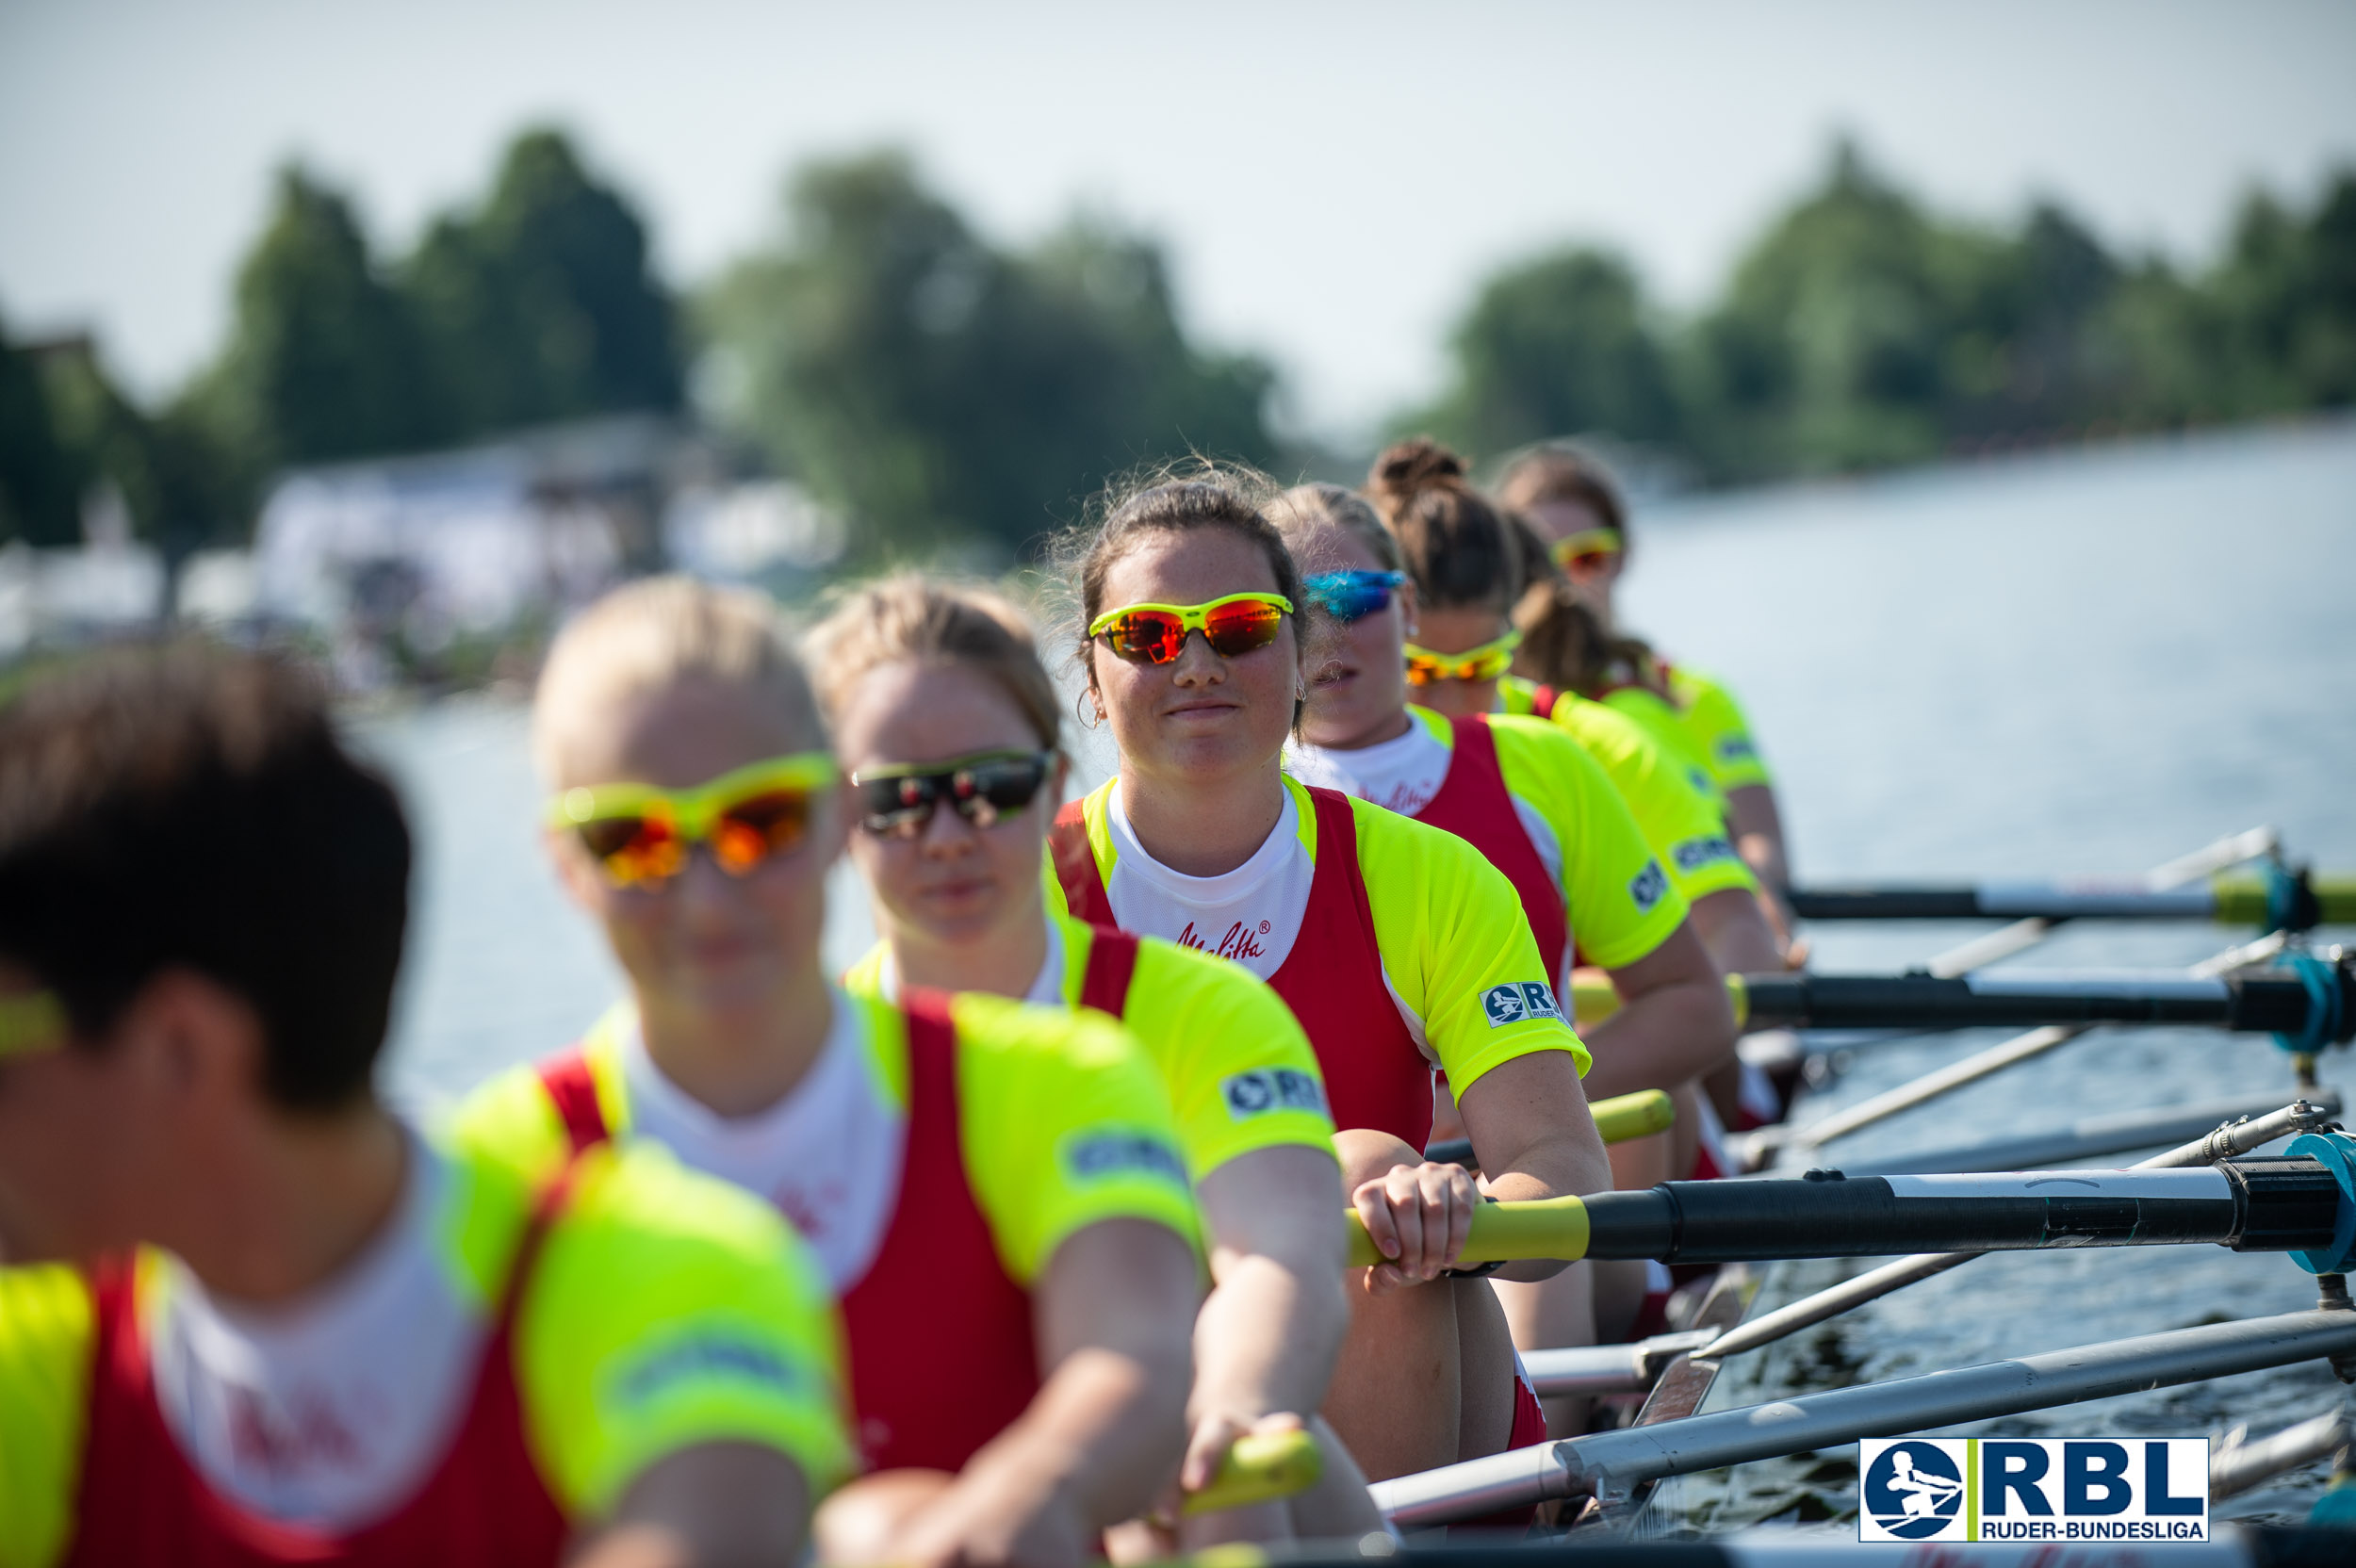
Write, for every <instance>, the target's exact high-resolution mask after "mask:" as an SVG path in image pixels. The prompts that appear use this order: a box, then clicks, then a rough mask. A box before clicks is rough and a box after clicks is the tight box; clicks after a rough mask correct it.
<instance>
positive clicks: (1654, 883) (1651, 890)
mask: <svg viewBox="0 0 2356 1568" xmlns="http://www.w3.org/2000/svg"><path fill="white" fill-rule="evenodd" d="M1668 890H1669V874H1668V873H1666V872H1664V871H1662V870H1661V862H1660V861H1658V860H1647V861H1645V862H1644V870H1643V871H1640V872H1638V873H1637V874H1636V880H1635V881H1633V882H1630V883H1629V884H1628V897H1630V898H1632V899H1634V900H1635V901H1636V912H1637V913H1638V914H1640V915H1649V914H1651V913H1652V907H1653V906H1654V905H1656V904H1658V903H1660V902H1661V895H1662V894H1664V893H1666V892H1667V891H1668Z"/></svg>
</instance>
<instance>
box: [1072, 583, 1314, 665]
mask: <svg viewBox="0 0 2356 1568" xmlns="http://www.w3.org/2000/svg"><path fill="white" fill-rule="evenodd" d="M1231 604H1272V605H1274V606H1275V607H1276V608H1277V609H1278V610H1280V611H1282V612H1284V613H1285V614H1287V615H1297V614H1299V613H1300V612H1299V611H1297V610H1295V609H1294V608H1293V601H1292V600H1290V599H1288V598H1286V597H1285V596H1284V595H1282V594H1222V595H1221V596H1219V597H1218V598H1215V599H1206V600H1204V601H1203V603H1201V604H1157V603H1153V602H1152V601H1150V600H1149V601H1147V602H1144V603H1140V604H1124V605H1122V606H1121V608H1120V609H1118V610H1107V611H1105V612H1104V613H1103V614H1102V615H1099V616H1097V617H1096V619H1094V620H1092V621H1090V622H1088V635H1089V636H1090V637H1102V636H1103V635H1104V630H1105V629H1106V628H1107V627H1109V626H1111V625H1112V624H1113V623H1114V622H1115V621H1117V620H1119V619H1121V616H1123V615H1134V614H1136V613H1137V612H1138V611H1140V610H1152V611H1155V612H1157V613H1161V614H1164V615H1171V616H1175V617H1176V618H1177V621H1178V645H1179V646H1180V647H1181V648H1183V647H1185V646H1186V633H1187V632H1189V631H1200V632H1201V633H1203V641H1204V642H1206V643H1208V642H1210V640H1211V629H1210V627H1209V625H1208V624H1207V623H1208V622H1209V620H1210V617H1211V612H1213V611H1215V610H1221V609H1224V608H1225V607H1227V606H1228V605H1231ZM1268 641H1269V642H1274V641H1275V638H1274V637H1273V636H1271V637H1270V638H1269V639H1268ZM1261 646H1262V647H1265V646H1267V644H1266V643H1264V644H1262V645H1261ZM1211 651H1212V652H1214V653H1218V652H1219V649H1218V647H1217V645H1214V646H1213V647H1212V650H1211ZM1252 651H1256V650H1252ZM1123 657H1126V656H1125V655H1124V656H1123ZM1174 657H1175V656H1173V658H1174ZM1219 657H1220V658H1221V659H1226V658H1229V657H1231V656H1230V655H1228V654H1224V653H1220V654H1219Z"/></svg>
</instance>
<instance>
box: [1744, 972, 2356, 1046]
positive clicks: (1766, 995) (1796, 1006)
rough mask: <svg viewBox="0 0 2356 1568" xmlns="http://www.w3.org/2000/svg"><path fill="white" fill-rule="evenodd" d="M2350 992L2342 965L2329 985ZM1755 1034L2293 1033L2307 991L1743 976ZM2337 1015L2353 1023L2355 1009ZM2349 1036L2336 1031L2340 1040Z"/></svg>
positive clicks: (2008, 979) (1977, 978)
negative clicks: (2052, 1026) (2103, 1029)
mask: <svg viewBox="0 0 2356 1568" xmlns="http://www.w3.org/2000/svg"><path fill="white" fill-rule="evenodd" d="M2331 983H2332V984H2333V985H2334V986H2336V987H2337V988H2340V989H2341V990H2342V991H2348V990H2349V989H2351V988H2356V982H2351V979H2350V977H2349V974H2348V971H2347V970H2346V969H2345V967H2343V969H2342V970H2341V971H2340V972H2339V973H2337V974H2335V975H2334V976H2333V977H2332V982H2331ZM1742 991H1743V995H1744V998H1745V1000H1746V1003H1747V1005H1748V1014H1747V1021H1748V1023H1749V1025H1750V1027H1752V1028H1754V1029H1763V1028H1771V1027H1778V1026H1780V1027H1786V1028H1815V1029H1966V1028H1977V1027H1989V1028H2007V1029H2019V1028H2029V1027H2033V1026H2036V1025H2038V1024H2048V1023H2135V1024H2168V1023H2172V1024H2198V1025H2204V1026H2207V1027H2210V1028H2218V1029H2230V1030H2236V1031H2241V1032H2255V1033H2282V1034H2297V1033H2298V1032H2299V1031H2300V1030H2302V1029H2303V1028H2305V1027H2306V1024H2307V1021H2308V1017H2309V1015H2310V1013H2311V1011H2312V1010H2313V1008H2314V1005H2315V1001H2314V995H2313V993H2312V991H2311V990H2310V988H2309V987H2308V985H2307V984H2306V983H2305V982H2303V981H2301V980H2300V979H2299V978H2298V977H2296V976H2292V975H2286V974H2261V975H2246V976H2237V977H2231V978H2211V977H2201V976H2190V975H2184V974H2171V973H2168V972H2151V973H2142V972H2127V973H2103V972H2093V973H2082V972H2071V971H2066V970H2065V971H2053V972H2028V973H2022V972H2014V973H2009V974H1998V973H1982V974H1975V975H1967V976H1963V977H1960V978H1955V979H1943V978H1940V977H1938V976H1935V975H1929V974H1790V973H1784V974H1746V975H1744V976H1743V977H1742ZM2339 1011H2340V1012H2341V1014H2342V1016H2343V1017H2344V1018H2346V1019H2347V1020H2348V1021H2349V1022H2351V1023H2356V1008H2351V1007H2348V1006H2346V1005H2343V1006H2342V1007H2341V1008H2340V1009H2339ZM2339 1037H2341V1038H2343V1039H2344V1038H2346V1035H2345V1034H2344V1033H2343V1034H2341V1035H2340V1036H2339Z"/></svg>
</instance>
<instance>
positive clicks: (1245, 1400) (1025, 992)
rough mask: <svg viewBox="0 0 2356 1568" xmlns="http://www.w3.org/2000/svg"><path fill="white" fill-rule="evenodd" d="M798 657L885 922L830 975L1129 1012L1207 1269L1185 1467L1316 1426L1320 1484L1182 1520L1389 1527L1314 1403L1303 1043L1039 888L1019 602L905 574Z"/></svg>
mask: <svg viewBox="0 0 2356 1568" xmlns="http://www.w3.org/2000/svg"><path fill="white" fill-rule="evenodd" d="M810 668H811V674H812V676H813V678H814V679H815V682H816V685H817V688H818V694H819V698H820V701H821V703H822V704H823V705H824V707H825V709H826V715H827V717H828V719H829V720H830V721H831V722H832V725H833V728H834V734H835V748H836V754H837V755H838V756H839V757H841V759H842V760H843V765H844V766H845V767H846V768H847V769H849V770H850V774H851V781H852V784H853V786H854V788H855V789H856V790H857V792H858V802H857V809H858V810H859V812H860V817H859V824H860V826H861V828H862V831H860V832H859V833H856V834H854V835H852V838H851V858H852V859H853V860H855V861H856V862H858V865H859V871H860V872H861V873H862V874H864V875H865V877H866V879H867V885H868V889H869V890H870V892H871V894H872V895H873V899H874V907H875V915H876V920H877V923H878V924H879V925H880V926H881V927H882V931H883V940H882V941H881V942H879V943H878V944H877V945H876V947H875V951H874V952H872V953H870V954H869V955H868V956H867V957H866V958H864V959H862V960H861V961H860V962H859V964H857V965H855V966H854V967H853V969H852V971H851V972H850V974H848V975H847V976H845V977H844V982H843V983H844V985H845V987H846V988H848V989H849V990H850V991H851V992H852V993H853V994H855V995H867V996H881V997H884V998H886V999H892V998H894V997H896V996H897V994H898V990H899V988H900V987H901V986H902V985H904V984H905V985H917V986H927V987H931V988H936V989H939V990H944V991H989V992H993V993H995V994H997V995H1000V996H1012V997H1021V998H1025V999H1027V1000H1029V1001H1032V1002H1035V1003H1042V1004H1046V1005H1053V1006H1060V1007H1070V1006H1089V1007H1095V1008H1099V1009H1101V1010H1103V1011H1104V1012H1107V1013H1110V1014H1112V1015H1113V1016H1115V1017H1117V1018H1120V1019H1121V1020H1123V1021H1125V1022H1126V1023H1127V1024H1128V1025H1129V1027H1130V1029H1131V1030H1132V1031H1133V1032H1134V1033H1135V1034H1136V1036H1137V1039H1138V1041H1139V1043H1140V1044H1142V1045H1143V1046H1144V1047H1145V1049H1146V1053H1147V1054H1148V1055H1149V1056H1151V1057H1152V1058H1153V1061H1154V1064H1155V1065H1156V1066H1157V1067H1158V1068H1159V1069H1160V1070H1161V1072H1162V1077H1163V1081H1164V1082H1165V1083H1166V1084H1167V1085H1168V1086H1169V1088H1170V1098H1171V1101H1172V1103H1173V1104H1174V1105H1175V1107H1176V1109H1177V1112H1178V1128H1179V1137H1180V1140H1181V1142H1182V1144H1183V1146H1184V1148H1185V1152H1186V1164H1187V1168H1188V1171H1189V1173H1190V1174H1191V1175H1192V1176H1193V1178H1194V1183H1195V1192H1196V1196H1197V1198H1198V1200H1199V1201H1200V1202H1201V1205H1202V1209H1203V1221H1204V1223H1205V1225H1206V1227H1207V1230H1208V1236H1209V1241H1210V1247H1211V1273H1212V1278H1213V1280H1214V1281H1215V1282H1216V1283H1215V1287H1214V1288H1213V1290H1212V1292H1211V1295H1210V1299H1208V1300H1207V1301H1205V1302H1204V1303H1203V1310H1202V1315H1201V1316H1200V1317H1199V1319H1198V1320H1197V1325H1196V1330H1195V1360H1196V1371H1195V1385H1194V1396H1193V1399H1192V1402H1191V1405H1190V1408H1189V1413H1188V1421H1189V1424H1190V1426H1191V1429H1192V1437H1191V1440H1190V1442H1189V1443H1188V1446H1187V1452H1186V1463H1185V1464H1184V1466H1183V1467H1182V1470H1181V1474H1180V1476H1179V1483H1180V1485H1181V1487H1182V1488H1184V1489H1186V1490H1193V1489H1195V1488H1199V1487H1201V1486H1202V1485H1203V1484H1204V1483H1205V1482H1207V1481H1208V1480H1209V1479H1210V1477H1211V1474H1212V1470H1213V1467H1214V1466H1215V1465H1216V1463H1217V1462H1218V1461H1219V1457H1220V1456H1221V1455H1222V1454H1223V1453H1225V1452H1226V1450H1227V1447H1228V1445H1229V1444H1230V1443H1232V1442H1233V1441H1234V1440H1235V1438H1237V1437H1239V1436H1241V1435H1243V1434H1245V1433H1246V1432H1249V1431H1253V1430H1265V1429H1270V1428H1275V1427H1293V1426H1299V1425H1301V1424H1302V1423H1303V1422H1304V1421H1305V1422H1306V1423H1307V1424H1308V1425H1309V1426H1310V1427H1311V1428H1312V1429H1314V1430H1317V1432H1318V1434H1319V1437H1320V1439H1321V1442H1320V1444H1319V1446H1320V1448H1321V1449H1322V1450H1323V1453H1324V1465H1323V1475H1322V1478H1321V1479H1320V1481H1319V1483H1318V1484H1317V1486H1316V1487H1315V1488H1314V1489H1313V1490H1312V1491H1310V1492H1308V1493H1305V1494H1302V1495H1296V1496H1295V1497H1293V1498H1291V1499H1289V1500H1287V1501H1286V1502H1284V1503H1274V1504H1266V1505H1262V1506H1261V1507H1260V1508H1258V1509H1256V1510H1253V1511H1251V1512H1250V1513H1248V1514H1238V1515H1235V1516H1233V1517H1224V1518H1221V1517H1204V1518H1199V1519H1191V1520H1188V1521H1186V1526H1185V1528H1184V1530H1183V1532H1182V1536H1181V1540H1182V1542H1183V1543H1184V1544H1187V1545H1194V1544H1203V1543H1206V1542H1208V1541H1209V1540H1212V1539H1216V1538H1224V1539H1235V1538H1239V1537H1249V1538H1252V1539H1269V1538H1274V1537H1282V1536H1286V1535H1290V1536H1297V1537H1301V1538H1309V1539H1317V1538H1337V1537H1344V1536H1348V1537H1350V1538H1353V1539H1354V1538H1355V1537H1357V1536H1360V1535H1363V1534H1365V1533H1366V1532H1367V1531H1369V1530H1379V1529H1381V1528H1382V1517H1381V1515H1380V1514H1379V1513H1377V1512H1376V1511H1375V1508H1374V1503H1373V1500H1372V1499H1371V1498H1370V1497H1368V1496H1367V1495H1366V1482H1365V1478H1363V1477H1361V1476H1360V1475H1359V1474H1358V1471H1357V1466H1356V1465H1355V1463H1354V1462H1352V1461H1351V1460H1350V1454H1349V1451H1348V1450H1347V1449H1346V1448H1345V1447H1343V1446H1342V1445H1341V1443H1340V1441H1339V1440H1338V1439H1336V1438H1334V1437H1333V1433H1332V1430H1331V1429H1329V1428H1326V1426H1325V1423H1324V1421H1323V1420H1322V1418H1320V1417H1319V1416H1318V1415H1317V1410H1318V1408H1319V1407H1320V1406H1321V1405H1322V1404H1323V1403H1324V1401H1325V1391H1326V1385H1327V1383H1328V1382H1329V1381H1330V1380H1331V1379H1332V1377H1333V1359H1334V1356H1335V1354H1336V1353H1337V1352H1338V1351H1339V1350H1340V1348H1341V1342H1342V1333H1343V1331H1344V1330H1345V1329H1347V1328H1348V1326H1349V1322H1350V1303H1349V1300H1348V1298H1346V1297H1345V1296H1344V1295H1343V1292H1342V1257H1343V1250H1342V1238H1343V1225H1342V1213H1343V1200H1342V1189H1341V1181H1340V1177H1339V1173H1338V1171H1337V1170H1336V1169H1335V1168H1334V1160H1333V1121H1332V1119H1330V1118H1329V1117H1328V1116H1327V1115H1326V1112H1325V1094H1324V1087H1323V1085H1322V1083H1321V1081H1320V1080H1319V1078H1318V1076H1317V1056H1316V1054H1314V1053H1313V1052H1312V1051H1311V1050H1310V1048H1309V1041H1308V1038H1307V1037H1305V1036H1304V1035H1302V1034H1301V1025H1300V1024H1299V1023H1297V1022H1295V1021H1294V1020H1293V1016H1292V1014H1291V1013H1290V1012H1289V1011H1288V1010H1286V1008H1285V1006H1284V1003H1283V1002H1282V1001H1281V1000H1279V999H1278V997H1277V996H1276V994H1275V993H1274V992H1273V991H1271V990H1269V989H1268V988H1267V987H1266V986H1263V985H1261V984H1260V983H1259V982H1258V981H1256V980H1254V979H1252V976H1250V975H1249V974H1246V973H1245V972H1243V971H1242V970H1240V969H1238V968H1237V967H1235V965H1233V964H1229V963H1224V962H1221V961H1220V960H1219V959H1217V958H1213V957H1210V956H1206V955H1204V954H1201V953H1195V952H1191V951H1189V950H1187V949H1186V948H1182V947H1179V946H1177V945H1176V944H1174V943H1171V942H1167V941H1162V940H1159V939H1154V938H1151V937H1145V938H1139V937H1132V936H1128V935H1126V934H1124V933H1121V932H1118V931H1113V930H1110V929H1107V928H1098V927H1091V926H1088V925H1087V924H1085V923H1082V922H1079V921H1076V920H1073V919H1072V918H1071V917H1070V916H1068V915H1061V914H1057V915H1054V916H1051V915H1050V914H1049V913H1048V912H1047V909H1046V907H1045V899H1044V896H1043V890H1042V888H1041V885H1040V878H1039V867H1040V865H1041V864H1042V863H1044V861H1045V859H1046V851H1047V826H1048V823H1049V821H1050V820H1051V819H1052V817H1053V816H1054V814H1055V805H1056V802H1057V801H1058V800H1059V799H1060V797H1061V795H1062V792H1063V781H1064V776H1065V768H1066V763H1065V760H1064V757H1063V754H1062V745H1061V736H1060V733H1059V730H1060V726H1059V722H1058V717H1057V714H1058V710H1059V709H1060V707H1061V704H1060V702H1059V701H1058V700H1057V698H1056V695H1055V683H1054V681H1053V680H1052V679H1051V678H1049V676H1048V674H1047V670H1046V667H1045V666H1044V665H1043V664H1042V663H1041V662H1039V649H1038V646H1037V645H1036V644H1035V643H1034V642H1033V641H1032V637H1031V632H1030V629H1029V628H1028V627H1027V626H1026V625H1025V624H1024V622H1023V615H1022V613H1021V612H1020V611H1018V610H1017V609H1016V608H1015V607H1014V606H1013V605H1012V604H1010V603H1008V602H1007V601H1006V599H1004V598H1002V597H1000V596H997V595H996V594H993V593H990V591H988V590H986V589H980V588H973V587H962V586H951V585H948V584H944V583H938V582H932V581H928V580H925V579H924V578H921V577H916V576H901V577H895V578H892V579H888V580H885V581H882V582H879V583H875V584H873V585H870V586H868V587H866V588H862V589H860V590H859V591H857V592H855V593H853V594H852V595H851V596H849V597H848V598H847V599H846V600H845V601H844V602H843V605H842V607H841V608H840V609H838V610H837V611H836V612H835V613H834V614H833V615H832V616H830V617H829V618H828V619H827V620H826V622H825V623H824V624H823V625H821V626H820V627H819V628H818V629H816V630H815V631H814V632H812V633H811V636H810Z"/></svg>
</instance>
